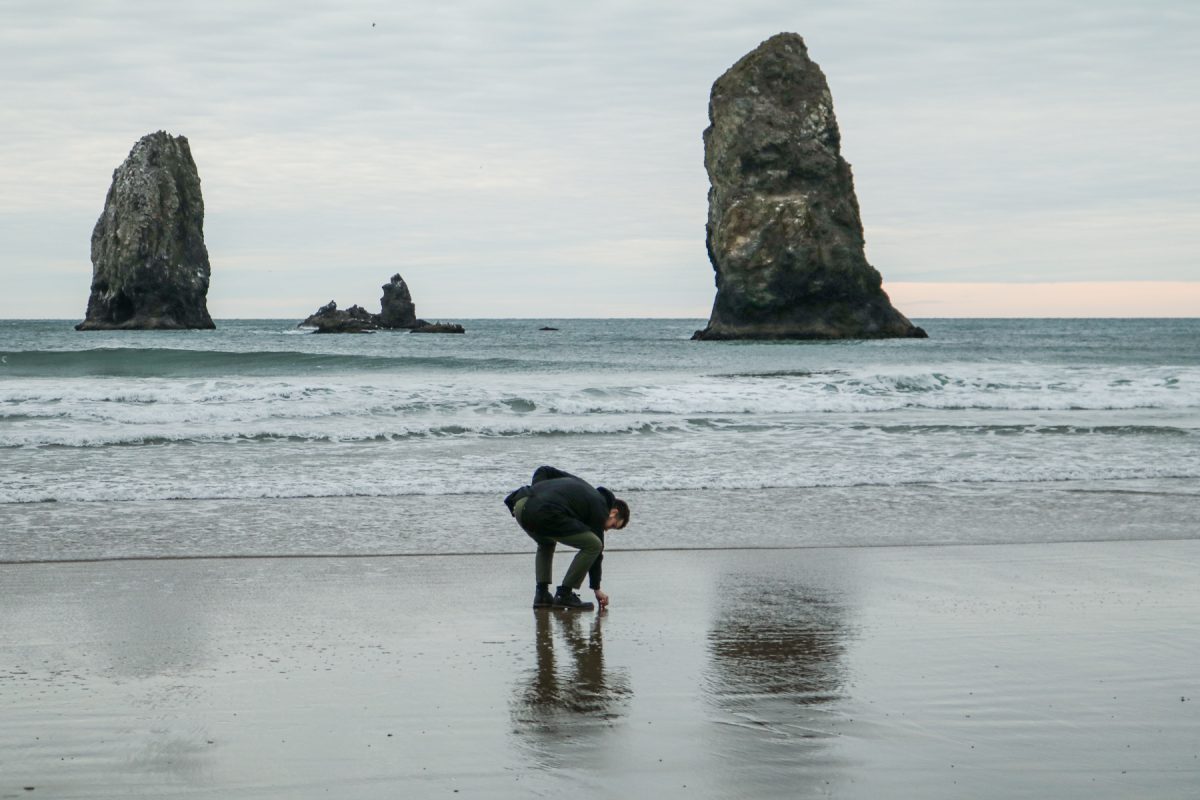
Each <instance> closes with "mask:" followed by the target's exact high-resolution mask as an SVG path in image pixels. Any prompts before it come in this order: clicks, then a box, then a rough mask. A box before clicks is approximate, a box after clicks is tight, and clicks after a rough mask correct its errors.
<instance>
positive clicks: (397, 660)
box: [0, 540, 1200, 800]
mask: <svg viewBox="0 0 1200 800" xmlns="http://www.w3.org/2000/svg"><path fill="white" fill-rule="evenodd" d="M532 561H533V558H532V554H529V555H527V556H525V555H522V556H513V555H501V556H413V557H391V558H385V557H367V558H343V557H338V558H280V559H272V558H267V559H199V560H156V561H137V560H135V561H119V562H100V563H59V564H9V565H0V720H2V721H3V722H2V724H0V798H7V797H23V798H37V797H53V798H93V799H94V798H128V797H154V798H162V797H189V798H193V797H202V798H209V797H211V798H293V799H294V798H301V799H303V798H315V797H353V798H376V797H378V798H383V797H387V798H395V797H488V798H494V797H531V796H532V797H551V796H563V795H565V794H566V793H568V792H570V793H573V794H576V795H578V796H592V797H600V798H606V797H612V798H618V797H620V798H638V797H656V798H674V797H681V798H682V797H709V798H728V797H780V798H782V797H789V798H790V797H824V796H828V797H839V798H864V799H865V798H883V797H895V798H909V797H912V798H918V797H919V798H963V797H970V798H1023V797H1028V798H1045V797H1053V798H1060V799H1061V798H1130V797H1153V798H1156V799H1160V800H1161V799H1163V798H1181V799H1182V798H1194V797H1196V796H1197V792H1198V790H1200V670H1198V669H1197V664H1200V582H1198V581H1197V580H1196V576H1195V565H1196V564H1197V563H1198V561H1200V541H1196V540H1190V541H1157V542H1155V541H1141V542H1094V543H1070V544H1022V545H1004V546H948V547H897V548H841V549H839V548H827V549H826V548H816V549H800V550H731V551H675V552H658V551H625V552H619V551H618V552H611V553H609V555H608V556H607V561H606V569H605V576H606V578H605V580H606V587H605V588H606V589H607V590H608V591H609V593H610V594H611V595H612V599H613V606H612V608H611V609H610V610H609V611H608V612H606V613H604V614H595V613H568V612H557V611H538V612H535V611H533V610H532V609H530V608H529V607H528V605H529V600H530V599H531V593H532V586H531V585H530V584H531V581H530V574H531V572H532ZM564 567H565V559H564V558H563V557H562V556H560V557H559V559H558V563H557V564H556V569H557V571H559V572H561V570H562V569H563V568H564ZM29 787H32V788H29Z"/></svg>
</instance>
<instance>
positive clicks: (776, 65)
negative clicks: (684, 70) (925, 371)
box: [692, 33, 925, 339]
mask: <svg viewBox="0 0 1200 800" xmlns="http://www.w3.org/2000/svg"><path fill="white" fill-rule="evenodd" d="M708 115H709V120H710V123H711V124H710V125H709V127H708V128H707V129H706V130H705V131H704V165H705V167H706V168H707V170H708V177H709V181H710V182H711V184H712V185H711V188H710V189H709V192H708V225H707V233H708V236H707V242H708V257H709V260H710V261H711V262H712V265H713V269H714V270H716V283H717V296H716V300H715V301H714V303H713V310H712V316H711V317H710V319H709V323H708V327H707V328H705V329H704V330H702V331H697V332H696V334H695V336H693V337H692V338H694V339H857V338H884V337H902V336H909V337H924V336H925V331H923V330H922V329H921V328H918V327H916V326H915V325H913V324H912V323H911V322H909V321H908V319H906V318H905V317H904V315H903V314H901V313H900V312H899V311H897V310H896V309H895V308H893V307H892V304H891V301H890V300H889V299H888V296H887V294H885V293H884V291H883V288H882V285H881V284H882V279H881V278H880V275H879V273H878V272H877V271H876V270H875V268H874V267H872V266H871V265H870V264H868V263H867V259H866V256H865V255H864V253H863V230H862V222H861V220H860V219H859V214H858V200H857V199H856V198H855V196H854V179H853V176H852V175H851V173H850V165H849V164H847V163H846V161H845V160H844V159H843V158H842V156H841V134H840V133H839V131H838V125H837V120H836V118H835V117H834V115H833V100H832V98H831V97H830V94H829V86H828V84H827V83H826V81H825V75H824V73H822V72H821V68H820V67H818V66H817V65H816V64H815V63H813V62H812V61H811V60H810V59H809V57H808V49H807V48H806V47H805V45H804V40H803V39H802V38H801V37H800V36H798V35H796V34H794V33H781V34H779V35H777V36H773V37H771V38H770V39H768V40H767V41H765V42H763V43H762V44H760V45H759V46H758V47H757V48H756V49H755V50H754V51H753V52H751V53H749V54H748V55H746V56H745V57H743V58H742V59H741V60H740V61H738V62H737V63H736V64H734V65H733V66H732V67H730V69H729V70H728V71H727V72H726V73H725V74H724V75H722V76H721V77H720V78H718V79H717V81H716V82H715V83H714V84H713V88H712V95H711V97H710V100H709V105H708Z"/></svg>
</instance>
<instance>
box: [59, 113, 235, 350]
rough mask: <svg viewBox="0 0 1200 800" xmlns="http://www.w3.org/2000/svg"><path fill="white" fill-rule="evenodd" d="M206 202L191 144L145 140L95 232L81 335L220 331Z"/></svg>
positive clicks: (118, 175) (119, 177) (121, 171)
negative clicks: (211, 287)
mask: <svg viewBox="0 0 1200 800" xmlns="http://www.w3.org/2000/svg"><path fill="white" fill-rule="evenodd" d="M210 272H211V269H210V267H209V263H208V249H207V248H206V247H205V246H204V198H203V197H202V196H201V194H200V176H199V174H198V173H197V171H196V162H195V161H193V160H192V151H191V148H190V147H189V146H188V140H187V138H186V137H184V136H171V135H170V134H168V133H166V132H165V131H159V132H157V133H151V134H148V135H146V136H143V137H142V138H141V139H140V140H139V141H138V143H137V144H135V145H134V146H133V149H132V150H130V151H129V157H128V158H126V159H125V163H123V164H121V166H119V167H117V169H116V170H114V171H113V180H112V186H111V187H110V188H109V190H108V196H107V197H106V198H105V200H104V212H103V213H102V214H101V215H100V219H99V220H97V221H96V227H95V229H94V230H93V231H92V292H91V296H89V297H88V306H87V316H86V319H84V321H83V322H81V323H79V324H78V325H76V326H75V329H76V330H80V331H95V330H132V329H159V330H171V329H183V328H213V327H215V326H214V325H213V321H212V317H210V316H209V315H208V306H207V296H208V280H209V275H210Z"/></svg>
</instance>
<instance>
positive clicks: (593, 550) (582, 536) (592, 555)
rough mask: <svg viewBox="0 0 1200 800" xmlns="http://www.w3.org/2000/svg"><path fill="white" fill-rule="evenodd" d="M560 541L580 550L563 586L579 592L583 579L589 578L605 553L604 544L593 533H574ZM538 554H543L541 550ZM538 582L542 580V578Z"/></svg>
mask: <svg viewBox="0 0 1200 800" xmlns="http://www.w3.org/2000/svg"><path fill="white" fill-rule="evenodd" d="M558 541H560V542H562V543H563V544H565V545H567V546H568V547H574V548H577V549H578V550H579V552H578V553H576V554H575V558H573V559H571V566H569V567H568V568H567V574H566V575H564V576H563V580H562V585H563V586H565V587H567V588H569V589H571V590H573V591H579V587H581V586H583V579H584V578H585V577H586V576H587V574H588V570H590V569H591V568H592V564H593V563H595V561H596V559H597V558H598V557H599V555H600V553H602V552H604V542H602V541H600V537H599V536H597V535H596V534H594V533H592V532H591V531H584V532H583V533H573V534H571V535H570V536H560V537H558ZM538 552H541V549H540V548H539V550H538ZM538 580H541V579H540V578H539V579H538Z"/></svg>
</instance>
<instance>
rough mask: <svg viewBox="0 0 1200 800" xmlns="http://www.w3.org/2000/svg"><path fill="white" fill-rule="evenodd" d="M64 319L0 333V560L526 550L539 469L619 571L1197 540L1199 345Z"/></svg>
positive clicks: (1132, 338) (962, 323)
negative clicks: (573, 485)
mask: <svg viewBox="0 0 1200 800" xmlns="http://www.w3.org/2000/svg"><path fill="white" fill-rule="evenodd" d="M73 322H74V320H6V321H0V459H2V463H3V467H4V468H3V469H2V470H0V561H7V562H23V561H69V560H80V559H109V558H162V557H217V556H221V557H226V556H270V555H312V556H318V555H369V554H396V553H488V552H521V551H524V550H528V549H530V548H531V545H530V543H529V542H528V541H527V540H526V539H524V538H523V536H522V535H521V534H520V532H519V530H518V529H517V528H516V527H515V525H513V523H512V521H511V519H510V518H508V515H507V512H506V511H505V509H504V507H503V505H502V504H501V498H502V497H503V495H504V494H505V493H506V492H508V491H509V490H511V489H513V488H515V487H516V486H519V485H521V484H522V483H525V482H527V481H528V479H529V475H530V473H531V472H532V471H533V469H534V468H535V467H537V466H538V465H540V464H552V465H555V466H557V467H560V468H562V469H566V470H569V471H571V472H574V473H576V474H578V475H580V476H581V477H584V478H586V479H588V480H589V481H591V482H593V483H596V484H603V485H605V486H608V487H609V488H611V489H613V490H614V491H615V492H616V493H617V494H618V495H619V496H624V497H626V498H627V499H628V500H629V502H630V504H631V506H632V507H633V519H632V521H631V525H630V528H629V530H628V531H625V532H622V533H621V534H620V538H619V540H618V539H617V534H614V535H613V538H614V541H613V542H611V543H610V545H609V547H610V549H619V548H622V547H624V548H632V549H638V548H656V549H658V548H666V549H670V548H680V549H690V548H723V547H730V548H740V547H789V546H797V547H800V546H803V547H816V546H821V547H825V546H887V545H893V544H958V543H970V544H981V543H987V544H1000V543H1004V542H998V541H995V537H996V533H995V531H996V530H997V526H995V525H987V524H983V521H984V520H991V521H994V519H995V515H1002V516H1003V517H1005V518H1006V519H1008V520H1009V521H1010V522H1011V523H1012V524H1009V525H1007V526H1004V529H1005V530H1007V531H1008V533H1006V534H1004V537H1005V539H1006V541H1007V540H1009V539H1011V540H1015V541H1022V542H1042V541H1044V542H1052V541H1076V540H1090V539H1156V538H1191V537H1194V536H1196V533H1197V530H1198V528H1200V525H1198V523H1200V518H1198V515H1197V511H1196V508H1197V507H1198V506H1200V503H1198V502H1197V500H1200V483H1198V482H1197V478H1200V319H1161V320H1156V319H1129V320H1115V319H1094V320H1074V319H1072V320H1066V319H1013V320H960V319H922V320H919V321H917V322H918V324H920V325H922V326H923V327H924V328H925V329H926V330H927V331H928V332H929V335H930V338H929V339H927V340H912V339H905V340H884V341H846V342H692V341H690V339H689V337H690V336H691V334H692V332H693V331H694V330H696V329H698V328H701V327H703V325H704V321H703V320H699V319H586V320H584V319H561V320H549V319H524V320H519V319H508V320H486V319H480V320H461V322H463V324H464V325H465V327H466V329H467V333H466V334H465V335H461V336H459V335H419V334H410V333H407V332H379V333H375V334H370V335H333V336H321V335H314V334H312V333H310V332H307V331H305V330H301V329H298V328H297V327H296V326H295V322H293V321H289V320H218V321H217V329H216V330H215V331H187V332H145V331H140V332H90V333H80V332H76V331H74V330H73V329H72V325H73ZM543 327H552V328H557V330H542V328H543ZM851 512H853V513H851ZM864 519H866V520H869V521H870V523H869V524H864V522H863V520H864ZM989 537H990V538H989Z"/></svg>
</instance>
